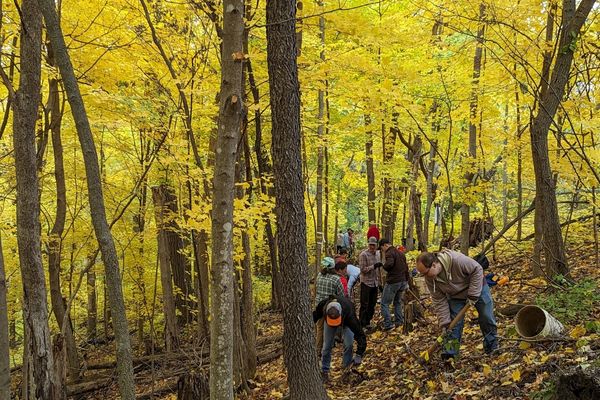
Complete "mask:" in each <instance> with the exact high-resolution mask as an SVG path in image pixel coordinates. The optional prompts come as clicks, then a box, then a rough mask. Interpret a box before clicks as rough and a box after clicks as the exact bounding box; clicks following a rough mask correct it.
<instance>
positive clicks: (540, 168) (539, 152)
mask: <svg viewBox="0 0 600 400" xmlns="http://www.w3.org/2000/svg"><path fill="white" fill-rule="evenodd" d="M594 3H595V0H582V1H581V2H580V3H579V7H577V9H576V8H575V0H564V1H563V6H562V22H561V26H562V29H561V34H560V38H559V42H558V51H557V55H556V59H555V61H554V67H553V69H552V75H551V78H550V82H549V84H548V90H546V91H544V92H543V93H540V96H539V102H540V107H539V109H538V112H537V115H535V117H534V118H533V121H532V124H531V131H530V134H531V152H532V158H533V167H534V172H535V184H536V196H537V197H538V198H537V200H538V202H536V213H537V212H538V205H539V206H540V207H541V208H543V222H542V223H543V226H544V238H543V247H544V252H545V254H546V270H547V271H546V272H547V273H548V274H549V275H551V276H554V275H557V274H562V275H568V274H569V266H568V263H567V258H566V254H565V248H564V243H563V238H562V234H561V229H560V220H559V216H558V206H557V203H556V188H555V185H556V184H555V181H554V177H553V172H552V168H551V166H550V157H549V154H548V131H549V129H550V125H552V123H553V121H554V116H555V115H556V111H557V110H558V107H559V105H560V103H561V101H562V99H563V96H564V94H565V86H566V84H567V81H568V80H569V72H570V70H571V64H572V62H573V57H574V51H575V48H576V47H575V41H576V39H577V37H578V36H579V34H580V30H581V27H582V26H583V24H584V23H585V21H586V19H587V17H588V15H589V13H590V11H591V10H592V7H593V6H594Z"/></svg>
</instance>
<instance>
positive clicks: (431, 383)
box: [427, 381, 435, 392]
mask: <svg viewBox="0 0 600 400" xmlns="http://www.w3.org/2000/svg"><path fill="white" fill-rule="evenodd" d="M427 389H428V390H429V391H430V392H433V391H434V390H435V382H434V381H427Z"/></svg>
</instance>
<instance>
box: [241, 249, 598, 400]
mask: <svg viewBox="0 0 600 400" xmlns="http://www.w3.org/2000/svg"><path fill="white" fill-rule="evenodd" d="M521 257H523V256H521ZM570 259H571V260H573V261H572V265H571V274H572V277H573V279H574V281H575V282H576V284H574V285H573V284H571V285H568V284H567V283H565V284H564V285H548V284H547V283H546V281H545V280H544V279H542V278H532V277H531V274H530V273H529V271H531V270H532V266H531V262H530V261H529V259H528V258H526V257H523V258H515V257H512V258H506V259H500V260H497V261H496V262H494V263H493V264H492V268H491V269H490V271H491V272H495V273H496V274H501V275H504V276H508V277H509V278H510V281H509V283H508V284H506V285H503V286H499V285H497V286H494V287H493V288H492V296H493V298H494V301H495V315H496V320H497V323H498V336H499V343H500V352H499V354H496V355H495V356H488V355H486V354H485V353H484V352H483V345H482V336H481V332H480V330H479V326H478V324H477V316H476V314H475V313H476V311H474V310H471V311H469V313H468V314H467V317H466V318H465V327H464V331H463V340H462V346H461V353H460V358H459V359H458V360H457V361H456V362H455V363H454V364H453V365H448V364H444V363H443V362H442V361H441V359H440V357H439V354H438V353H436V354H432V355H431V357H430V360H429V362H427V363H424V365H421V364H420V363H419V362H417V359H416V358H417V357H418V356H419V355H422V354H424V353H426V349H427V348H428V347H429V346H430V345H431V344H432V341H433V340H435V338H436V337H437V336H438V334H439V332H438V330H437V323H436V321H437V320H436V318H435V315H434V314H433V310H432V308H431V306H430V301H429V299H428V298H426V299H425V300H424V304H425V306H426V310H425V313H424V314H425V315H424V317H425V320H426V321H427V322H426V323H417V324H416V325H415V329H414V330H413V331H412V332H410V333H409V334H403V333H402V330H401V328H397V329H395V330H392V331H389V332H383V331H382V330H381V329H378V330H376V331H375V332H373V333H370V334H368V335H367V352H366V353H365V356H364V358H363V363H362V365H360V366H359V367H355V368H353V370H352V371H350V372H349V371H342V367H341V359H342V346H341V345H336V347H335V349H334V352H333V357H332V368H331V373H330V383H329V384H328V385H327V391H328V393H329V396H330V397H331V398H332V399H339V400H342V399H401V398H417V399H455V400H461V399H508V398H511V399H519V398H521V399H540V400H541V399H550V398H553V396H555V394H554V393H555V390H556V386H557V383H556V380H557V377H558V376H559V375H561V374H566V373H567V372H568V371H573V370H574V369H576V368H577V370H583V371H585V370H588V371H593V370H596V371H600V358H599V357H598V355H599V354H600V340H599V338H600V321H599V320H598V319H600V301H599V298H600V293H599V290H598V285H597V283H596V282H598V281H599V279H598V278H599V277H600V272H599V271H598V270H597V269H596V267H595V265H594V264H595V259H594V251H593V247H592V246H582V247H581V248H580V249H579V251H575V252H572V253H571V258H570ZM516 260H518V262H515V261H516ZM574 260H578V262H577V263H576V262H575V261H574ZM495 266H496V267H495ZM490 271H486V272H490ZM527 304H537V305H540V306H542V307H543V308H544V309H546V310H547V311H548V312H550V313H551V314H552V315H553V316H554V317H555V318H557V319H559V320H560V321H561V322H562V323H563V325H564V327H565V330H564V332H563V334H562V335H561V336H560V337H555V338H552V339H540V340H538V341H535V342H528V341H524V340H522V339H521V338H520V337H519V336H518V334H517V333H516V330H515V327H514V321H513V319H514V315H515V314H516V312H517V311H518V310H519V309H520V307H522V306H523V305H527ZM375 322H378V326H379V327H381V317H380V315H379V306H377V310H376V317H375ZM595 375H596V376H597V373H596V374H595ZM567 379H570V378H567ZM254 386H255V388H254V389H253V390H252V392H251V393H250V394H249V396H248V398H252V399H278V398H284V397H285V396H286V394H287V382H286V373H285V367H284V365H283V359H282V357H279V358H278V359H276V360H274V361H272V362H270V363H267V364H264V365H262V366H260V367H259V369H258V372H257V376H256V379H255V381H254ZM593 390H597V388H595V389H593ZM591 393H592V394H591V395H590V396H591V397H588V398H594V397H595V394H594V393H597V392H593V391H592V392H591ZM581 398H585V397H581ZM599 398H600V397H599Z"/></svg>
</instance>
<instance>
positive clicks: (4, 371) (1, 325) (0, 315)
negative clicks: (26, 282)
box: [0, 234, 10, 399]
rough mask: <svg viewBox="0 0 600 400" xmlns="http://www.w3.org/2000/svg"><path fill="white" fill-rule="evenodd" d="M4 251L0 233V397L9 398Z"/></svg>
mask: <svg viewBox="0 0 600 400" xmlns="http://www.w3.org/2000/svg"><path fill="white" fill-rule="evenodd" d="M6 289H7V287H6V274H5V272H4V253H3V252H2V236H1V234H0V399H10V351H9V350H10V340H9V339H8V304H7V303H6V295H7V290H6Z"/></svg>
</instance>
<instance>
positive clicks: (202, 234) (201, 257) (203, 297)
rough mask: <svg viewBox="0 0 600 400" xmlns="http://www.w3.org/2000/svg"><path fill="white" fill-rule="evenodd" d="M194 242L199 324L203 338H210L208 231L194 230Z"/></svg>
mask: <svg viewBox="0 0 600 400" xmlns="http://www.w3.org/2000/svg"><path fill="white" fill-rule="evenodd" d="M192 242H193V243H194V255H195V257H194V258H195V265H196V276H197V279H198V292H199V293H198V294H197V295H196V297H197V301H198V324H199V325H200V326H199V330H200V332H201V333H202V335H203V337H208V334H209V330H210V326H209V324H208V281H209V279H210V277H209V274H208V267H209V263H210V260H209V257H208V234H207V233H206V231H204V230H201V231H196V230H192Z"/></svg>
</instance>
